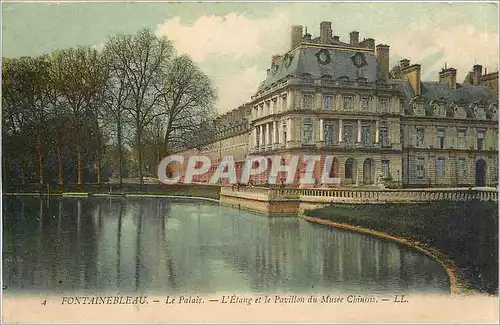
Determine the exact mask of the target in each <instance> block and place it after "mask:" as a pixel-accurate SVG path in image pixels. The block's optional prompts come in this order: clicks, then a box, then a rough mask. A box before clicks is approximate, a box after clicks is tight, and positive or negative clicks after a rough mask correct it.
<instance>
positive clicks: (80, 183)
mask: <svg viewBox="0 0 500 325" xmlns="http://www.w3.org/2000/svg"><path fill="white" fill-rule="evenodd" d="M80 151H81V149H80V146H78V147H77V149H76V152H77V158H76V159H77V165H78V186H82V154H81V152H80Z"/></svg>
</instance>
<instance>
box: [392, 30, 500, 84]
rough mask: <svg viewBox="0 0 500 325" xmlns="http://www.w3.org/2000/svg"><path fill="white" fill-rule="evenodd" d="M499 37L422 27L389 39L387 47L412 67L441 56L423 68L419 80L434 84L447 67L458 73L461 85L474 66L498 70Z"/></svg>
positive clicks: (496, 33) (491, 32) (484, 32)
mask: <svg viewBox="0 0 500 325" xmlns="http://www.w3.org/2000/svg"><path fill="white" fill-rule="evenodd" d="M498 36H499V35H498V32H496V31H480V30H478V29H476V28H475V27H473V26H472V25H470V24H463V23H462V24H456V25H451V26H449V27H447V28H445V27H444V26H435V25H433V24H422V25H420V26H418V27H416V26H413V27H412V28H410V29H409V30H408V31H407V32H402V33H400V34H396V35H392V37H390V39H391V40H392V42H391V44H390V45H391V52H392V54H393V55H397V56H399V57H406V58H408V59H410V60H411V61H412V62H415V63H420V62H421V61H422V60H424V59H425V58H426V57H428V56H431V55H434V54H436V53H442V56H440V58H439V59H438V60H437V61H436V62H435V63H434V64H433V65H431V66H422V78H423V79H426V80H437V78H438V75H437V72H438V71H439V70H440V69H441V68H443V67H444V65H445V63H446V64H447V66H448V67H453V68H455V69H457V78H458V81H460V82H461V81H462V80H463V79H464V78H465V75H466V74H467V72H469V71H470V70H471V69H472V66H473V65H474V64H475V63H478V64H481V65H483V67H486V68H489V70H490V71H496V70H497V69H498V68H497V67H498ZM393 63H396V62H393Z"/></svg>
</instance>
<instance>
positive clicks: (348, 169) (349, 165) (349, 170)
mask: <svg viewBox="0 0 500 325" xmlns="http://www.w3.org/2000/svg"><path fill="white" fill-rule="evenodd" d="M344 172H345V175H344V177H345V178H353V177H354V160H353V159H352V158H349V159H347V160H346V161H345V170H344Z"/></svg>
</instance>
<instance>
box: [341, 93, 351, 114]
mask: <svg viewBox="0 0 500 325" xmlns="http://www.w3.org/2000/svg"><path fill="white" fill-rule="evenodd" d="M342 100H343V102H344V110H346V111H352V110H353V108H354V97H353V96H344V97H342Z"/></svg>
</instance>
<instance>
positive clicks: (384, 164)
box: [382, 160, 391, 179]
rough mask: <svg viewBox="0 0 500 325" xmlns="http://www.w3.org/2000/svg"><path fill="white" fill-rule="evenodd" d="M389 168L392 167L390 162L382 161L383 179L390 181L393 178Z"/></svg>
mask: <svg viewBox="0 0 500 325" xmlns="http://www.w3.org/2000/svg"><path fill="white" fill-rule="evenodd" d="M389 166H390V161H389V160H382V177H383V178H384V179H389V178H390V176H391V173H390V169H389Z"/></svg>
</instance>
